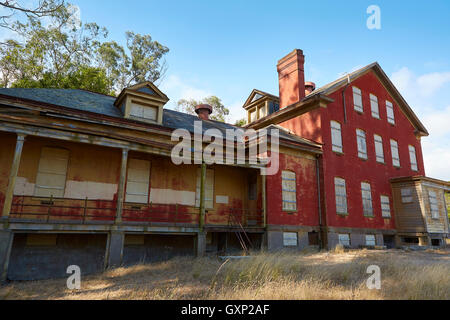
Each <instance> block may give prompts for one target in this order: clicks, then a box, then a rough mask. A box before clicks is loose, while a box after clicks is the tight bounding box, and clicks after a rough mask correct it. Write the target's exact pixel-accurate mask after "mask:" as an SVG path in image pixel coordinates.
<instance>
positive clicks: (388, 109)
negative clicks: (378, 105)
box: [386, 101, 395, 124]
mask: <svg viewBox="0 0 450 320" xmlns="http://www.w3.org/2000/svg"><path fill="white" fill-rule="evenodd" d="M386 113H387V120H388V122H389V123H390V124H395V116H394V106H393V105H392V102H389V101H386Z"/></svg>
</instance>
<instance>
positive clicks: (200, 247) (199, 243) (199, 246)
mask: <svg viewBox="0 0 450 320" xmlns="http://www.w3.org/2000/svg"><path fill="white" fill-rule="evenodd" d="M195 248H196V254H197V257H203V256H204V255H205V253H206V232H199V233H197V240H196V243H195Z"/></svg>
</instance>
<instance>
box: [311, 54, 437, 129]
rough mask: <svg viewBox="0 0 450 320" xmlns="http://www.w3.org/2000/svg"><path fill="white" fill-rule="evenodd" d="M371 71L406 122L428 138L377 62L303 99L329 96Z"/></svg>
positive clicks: (415, 116)
mask: <svg viewBox="0 0 450 320" xmlns="http://www.w3.org/2000/svg"><path fill="white" fill-rule="evenodd" d="M371 70H372V71H373V72H374V73H375V75H376V76H377V77H378V78H379V79H380V81H381V82H382V84H383V85H384V87H385V88H386V90H387V91H388V92H389V94H390V95H391V96H392V97H393V98H394V99H395V101H396V102H397V105H398V106H399V107H400V109H401V110H402V111H403V113H404V114H405V116H406V117H407V118H408V120H409V121H410V122H411V124H412V125H413V126H414V127H415V128H416V130H417V131H418V132H419V134H420V135H422V136H428V135H429V133H428V131H427V129H426V128H425V126H424V125H423V124H422V122H420V120H419V118H418V117H417V115H416V114H415V113H414V111H413V110H412V109H411V107H410V106H409V105H408V103H407V102H406V100H405V99H404V98H403V96H402V95H401V94H400V92H399V91H398V90H397V88H396V87H395V85H394V84H393V83H392V81H391V80H390V79H389V77H388V76H387V75H386V73H384V71H383V69H382V68H381V67H380V65H379V64H378V62H374V63H371V64H369V65H367V66H365V67H363V68H361V69H358V70H356V71H354V72H352V73H349V74H347V75H345V76H343V77H341V78H339V79H337V80H335V81H333V82H330V83H328V84H326V85H325V86H323V87H321V88H319V89H317V90H315V91H313V92H311V93H310V94H309V95H307V96H306V97H305V99H309V98H311V97H314V96H315V95H319V94H324V95H329V94H331V93H333V92H335V91H336V90H338V89H340V88H341V87H343V86H345V85H347V84H348V83H349V82H352V81H354V80H356V79H357V78H359V77H361V76H362V75H364V74H366V73H367V72H369V71H371Z"/></svg>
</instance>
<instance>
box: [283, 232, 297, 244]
mask: <svg viewBox="0 0 450 320" xmlns="http://www.w3.org/2000/svg"><path fill="white" fill-rule="evenodd" d="M283 246H284V247H297V246H298V234H297V232H283Z"/></svg>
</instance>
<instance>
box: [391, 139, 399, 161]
mask: <svg viewBox="0 0 450 320" xmlns="http://www.w3.org/2000/svg"><path fill="white" fill-rule="evenodd" d="M391 156H392V165H393V166H394V167H400V155H399V151H398V142H397V141H396V140H393V139H391Z"/></svg>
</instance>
